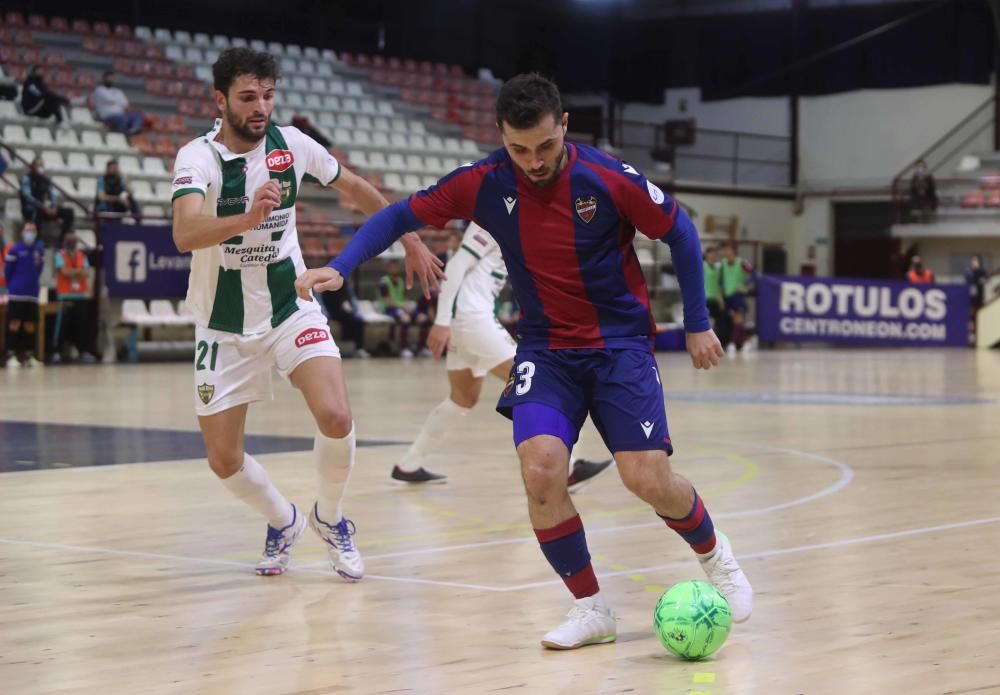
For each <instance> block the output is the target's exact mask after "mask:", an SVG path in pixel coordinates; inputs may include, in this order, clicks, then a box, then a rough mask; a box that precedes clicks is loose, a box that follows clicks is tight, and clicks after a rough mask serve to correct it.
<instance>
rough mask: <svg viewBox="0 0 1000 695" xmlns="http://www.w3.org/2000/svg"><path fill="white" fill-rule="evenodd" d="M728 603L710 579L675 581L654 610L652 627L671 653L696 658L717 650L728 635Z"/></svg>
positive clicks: (729, 625) (730, 616) (702, 657)
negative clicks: (703, 580) (710, 582)
mask: <svg viewBox="0 0 1000 695" xmlns="http://www.w3.org/2000/svg"><path fill="white" fill-rule="evenodd" d="M732 623H733V619H732V615H731V614H730V612H729V603H728V602H727V601H726V599H725V598H724V597H723V596H722V594H720V593H719V590H718V589H716V588H715V587H714V586H712V585H711V584H709V583H708V582H702V581H689V582H681V583H680V584H674V585H673V586H672V587H670V588H669V589H667V590H666V591H665V592H663V595H662V596H660V600H659V601H657V602H656V610H654V611H653V627H654V628H655V629H656V636H657V637H659V638H660V643H661V644H662V645H663V646H664V647H665V648H666V649H667V651H669V652H670V653H671V654H674V655H676V656H679V657H680V658H682V659H688V660H691V661H695V660H697V659H704V658H705V657H706V656H709V655H711V654H713V653H715V651H716V650H718V648H719V647H721V646H722V645H723V643H724V642H725V641H726V638H727V637H729V628H730V627H731V626H732Z"/></svg>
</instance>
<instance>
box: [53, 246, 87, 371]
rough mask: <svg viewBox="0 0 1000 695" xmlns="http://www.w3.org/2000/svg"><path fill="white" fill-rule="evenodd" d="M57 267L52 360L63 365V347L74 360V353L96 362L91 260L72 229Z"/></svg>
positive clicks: (56, 258) (58, 254)
mask: <svg viewBox="0 0 1000 695" xmlns="http://www.w3.org/2000/svg"><path fill="white" fill-rule="evenodd" d="M54 265H55V270H56V296H57V297H58V298H59V302H60V307H59V317H58V321H57V322H56V330H55V331H54V333H53V336H52V348H53V351H52V361H53V362H61V361H62V359H63V353H64V348H69V349H68V350H66V351H65V352H66V354H68V355H69V357H70V359H74V355H73V350H75V351H76V354H77V355H79V356H80V360H81V361H82V362H95V361H96V359H95V358H94V355H93V352H94V347H93V345H92V342H93V341H92V339H91V336H90V333H91V331H90V304H91V292H90V261H89V260H88V259H87V255H86V254H85V253H84V252H83V249H81V248H80V243H79V241H78V240H77V237H76V232H74V231H72V230H71V231H70V232H69V233H68V234H67V235H66V236H65V237H64V238H63V247H62V248H61V249H60V250H59V251H57V252H56V254H55V261H54ZM67 339H68V340H67Z"/></svg>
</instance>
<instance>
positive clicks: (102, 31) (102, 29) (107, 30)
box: [94, 22, 111, 36]
mask: <svg viewBox="0 0 1000 695" xmlns="http://www.w3.org/2000/svg"><path fill="white" fill-rule="evenodd" d="M94 33H95V34H97V35H98V36H111V25H110V24H108V23H107V22H94Z"/></svg>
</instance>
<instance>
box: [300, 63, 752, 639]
mask: <svg viewBox="0 0 1000 695" xmlns="http://www.w3.org/2000/svg"><path fill="white" fill-rule="evenodd" d="M496 111H497V125H498V127H499V129H500V135H501V137H502V139H503V144H504V147H503V148H502V149H499V150H497V151H496V152H494V153H493V154H491V155H490V156H489V157H487V158H486V159H483V160H481V161H479V162H476V163H474V164H471V165H467V166H464V167H460V168H459V169H456V170H455V171H453V172H452V173H450V174H448V175H447V176H445V177H444V178H443V179H441V181H439V182H438V184H437V185H436V186H433V187H431V188H430V189H428V190H425V191H420V192H418V193H416V194H415V195H413V196H411V197H409V198H408V199H405V200H401V201H398V202H396V203H394V204H392V205H390V206H389V207H387V208H386V209H384V210H382V211H380V212H379V213H377V214H375V215H374V216H372V218H371V219H370V220H368V222H367V223H366V224H365V225H363V226H362V228H361V229H360V230H359V232H358V233H357V234H355V236H354V237H353V238H352V240H351V242H350V243H349V244H348V245H347V247H346V248H345V249H344V251H343V252H342V253H341V254H340V255H339V256H338V257H337V258H336V259H334V260H333V261H332V262H331V263H330V264H329V265H328V266H327V267H324V268H316V269H312V270H308V271H306V272H305V273H304V274H303V275H302V276H300V277H299V279H298V280H297V281H296V286H297V287H298V290H299V294H300V297H303V298H306V297H308V296H309V291H310V289H315V290H317V291H323V290H328V289H335V288H336V287H338V286H339V285H340V284H341V283H342V282H343V277H345V276H347V275H348V274H349V273H350V272H351V271H352V270H353V269H354V268H355V267H356V266H357V265H358V264H360V263H362V262H364V261H365V260H367V259H368V258H371V257H373V256H374V255H376V254H377V253H379V252H381V251H382V250H383V249H385V248H388V246H389V245H390V244H391V243H392V242H393V241H394V240H395V239H396V238H397V237H399V235H400V234H403V233H405V232H408V231H411V230H414V229H418V228H420V227H422V226H424V225H431V226H435V227H443V226H444V225H445V224H447V223H448V222H449V221H450V220H452V219H472V220H474V221H475V222H476V223H477V224H479V225H480V226H482V227H483V228H484V229H486V230H488V231H489V233H490V234H491V235H492V236H493V238H494V239H495V240H496V241H497V243H498V244H499V246H500V249H501V251H502V253H503V257H504V260H505V262H506V264H507V270H508V272H509V273H510V279H511V285H512V287H513V290H514V295H515V297H516V299H517V302H518V305H519V306H520V307H521V309H522V311H523V317H522V319H521V321H520V324H519V326H518V344H517V355H516V358H515V366H514V370H513V371H512V372H511V377H510V379H509V381H508V383H507V386H506V388H505V389H504V392H503V395H502V396H501V398H500V401H499V403H498V406H497V409H498V411H500V412H501V413H502V414H504V415H505V416H507V417H509V418H512V420H513V433H514V443H515V446H516V447H517V453H518V456H519V457H520V459H521V473H522V477H523V479H524V484H525V490H526V492H527V497H528V513H529V516H530V518H531V522H532V524H533V526H534V528H535V535H536V537H537V539H538V542H539V544H540V546H541V550H542V553H543V554H544V556H545V558H546V559H547V560H548V562H549V564H550V565H551V566H552V568H553V570H555V572H556V573H557V574H558V575H559V577H560V578H561V579H562V580H563V582H564V583H565V584H566V587H567V588H568V589H569V591H570V592H571V593H572V594H573V597H574V599H575V601H574V605H573V607H572V609H571V610H570V612H569V613H568V615H567V617H566V620H565V621H564V622H563V623H562V624H561V625H559V626H558V627H556V628H555V629H553V630H551V631H549V632H548V633H546V634H545V635H544V637H543V638H542V644H543V645H545V646H546V647H549V648H553V649H574V648H577V647H581V646H584V645H588V644H595V643H605V642H612V641H614V640H615V639H616V635H617V621H616V619H615V615H614V612H613V611H612V610H611V608H610V607H609V605H608V602H607V601H606V600H605V597H604V595H603V593H602V592H601V591H600V586H599V584H598V580H597V577H596V575H595V573H594V568H593V566H592V564H591V561H590V553H589V552H588V550H587V541H586V537H585V534H584V528H583V523H582V521H581V519H580V516H579V515H578V514H577V512H576V509H575V508H574V506H573V503H572V501H571V499H570V497H569V495H568V494H567V489H566V466H567V465H568V459H569V452H570V449H571V448H572V446H573V444H574V443H575V441H576V439H577V435H578V433H579V430H580V427H581V425H582V424H583V421H584V419H585V418H586V416H587V414H588V413H589V414H590V415H591V416H592V417H593V419H594V423H595V424H596V425H597V429H598V430H599V431H600V433H601V435H602V437H603V438H604V441H605V443H606V444H607V446H608V448H609V449H610V450H611V452H612V454H613V455H614V457H615V460H616V462H617V467H618V472H619V474H620V475H621V477H622V480H623V482H624V483H625V486H626V487H627V488H628V489H629V490H630V491H632V492H633V493H634V494H635V495H637V496H638V497H640V498H641V499H642V500H644V501H645V502H647V503H648V504H649V505H650V506H651V507H652V510H653V511H654V512H655V513H656V514H657V515H658V516H659V517H660V518H661V519H663V521H664V522H665V524H666V526H667V527H669V528H671V529H673V530H674V531H676V532H677V533H678V534H679V535H680V536H681V537H682V538H683V539H684V541H685V542H687V543H688V544H689V545H690V547H691V549H692V551H693V552H694V553H695V554H696V556H697V558H698V560H699V561H700V562H701V566H702V568H703V569H704V571H705V573H706V575H707V576H708V579H709V581H710V582H711V583H712V584H713V585H715V587H716V588H717V589H719V591H720V592H721V593H722V595H723V596H725V597H726V599H727V600H728V602H729V606H730V609H731V611H732V616H733V620H734V621H736V622H742V621H745V620H747V619H748V618H749V617H750V613H751V609H752V605H753V590H752V588H751V586H750V583H749V581H747V578H746V576H745V575H744V573H743V571H742V570H741V569H740V566H739V564H738V563H737V561H736V558H735V556H734V554H733V550H732V547H731V545H730V543H729V540H728V539H727V538H726V537H725V536H724V535H723V534H721V533H717V532H716V531H715V528H714V525H713V523H712V518H711V516H710V515H709V513H708V510H707V508H706V507H705V504H704V502H703V501H702V499H701V497H699V495H698V493H697V492H696V491H695V489H694V487H693V486H692V485H691V483H690V482H688V481H687V480H686V479H685V478H684V477H682V476H680V475H679V474H677V473H676V472H674V471H673V469H672V468H671V464H670V461H669V458H668V457H669V455H670V454H672V453H673V443H672V440H671V438H670V434H669V432H668V430H667V420H666V413H665V411H664V403H663V388H662V386H661V385H660V374H659V370H658V368H657V365H656V361H655V359H654V357H653V353H652V349H651V339H652V336H653V333H654V323H653V320H652V315H651V313H650V310H649V295H648V291H647V288H646V283H645V279H644V277H643V274H642V270H641V268H640V266H639V262H638V259H637V257H636V254H635V250H634V248H633V246H632V240H633V238H634V236H635V232H636V229H637V228H638V229H639V230H641V231H642V233H643V234H645V235H646V236H648V237H650V238H652V239H659V240H662V241H663V242H665V243H666V244H668V245H669V246H670V249H671V253H672V256H673V263H674V268H675V270H676V273H677V278H678V282H679V284H680V288H681V293H682V295H683V301H684V327H685V330H686V332H687V337H686V341H687V349H688V352H689V353H690V355H691V359H692V362H693V365H694V367H695V368H698V369H711V368H712V367H714V366H717V365H718V364H719V361H720V358H721V357H722V355H723V351H722V347H721V345H720V344H719V341H718V339H717V338H716V337H715V334H714V333H713V332H712V330H711V328H710V326H709V317H708V311H707V309H706V306H705V288H704V284H703V282H704V280H703V276H702V270H703V269H702V257H701V245H700V243H699V241H698V235H697V231H696V230H695V228H694V225H693V224H692V222H691V220H690V218H689V217H688V216H687V214H686V213H685V212H684V211H683V210H682V209H681V208H680V207H679V206H678V205H677V203H676V202H675V201H674V200H672V199H671V198H670V197H669V196H667V195H666V194H664V193H663V191H661V190H660V189H659V188H658V187H657V186H656V185H655V184H654V183H652V182H651V181H649V180H648V179H646V177H645V176H643V175H642V174H641V173H640V172H639V171H638V170H636V169H635V168H634V167H632V166H631V165H629V164H628V163H626V162H623V161H622V160H620V159H616V158H614V157H612V156H610V155H608V154H606V153H604V152H602V151H600V150H598V149H596V148H593V147H590V146H587V145H582V144H577V143H570V142H566V141H565V134H566V129H567V123H568V117H569V116H568V114H567V113H564V112H563V109H562V101H561V97H560V95H559V91H558V88H557V87H556V86H555V85H554V84H553V83H552V82H550V81H549V80H547V79H545V78H543V77H541V76H539V75H537V74H527V75H518V76H517V77H515V78H513V79H511V80H510V81H508V82H507V83H505V84H504V86H503V87H502V88H501V89H500V93H499V95H498V97H497V108H496Z"/></svg>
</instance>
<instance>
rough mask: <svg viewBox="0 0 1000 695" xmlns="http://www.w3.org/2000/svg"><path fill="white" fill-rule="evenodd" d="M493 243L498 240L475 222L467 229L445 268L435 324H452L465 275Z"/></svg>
mask: <svg viewBox="0 0 1000 695" xmlns="http://www.w3.org/2000/svg"><path fill="white" fill-rule="evenodd" d="M492 243H496V242H494V241H493V240H492V238H490V236H489V235H488V234H487V233H486V231H485V230H484V229H483V228H482V227H480V226H479V225H477V224H476V223H475V222H473V223H472V224H470V225H469V227H468V229H466V230H465V236H463V237H462V245H461V246H459V247H458V251H456V252H455V255H454V256H452V257H451V260H449V261H448V265H446V266H445V268H444V275H445V279H444V280H442V281H441V292H440V294H438V301H437V315H436V316H435V317H434V324H435V325H437V326H450V325H451V314H452V307H453V306H454V305H455V299H456V298H457V297H458V291H459V290H460V289H461V288H462V283H463V282H464V281H465V276H466V275H468V274H469V272H470V271H471V270H472V269H473V268H475V267H476V263H478V262H479V261H480V260H481V259H482V257H483V255H485V253H486V252H487V251H489V248H490V247H489V244H492Z"/></svg>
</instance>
